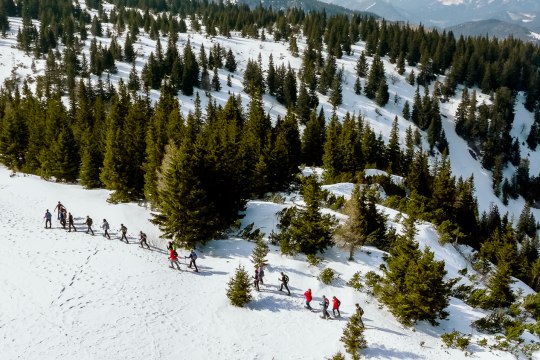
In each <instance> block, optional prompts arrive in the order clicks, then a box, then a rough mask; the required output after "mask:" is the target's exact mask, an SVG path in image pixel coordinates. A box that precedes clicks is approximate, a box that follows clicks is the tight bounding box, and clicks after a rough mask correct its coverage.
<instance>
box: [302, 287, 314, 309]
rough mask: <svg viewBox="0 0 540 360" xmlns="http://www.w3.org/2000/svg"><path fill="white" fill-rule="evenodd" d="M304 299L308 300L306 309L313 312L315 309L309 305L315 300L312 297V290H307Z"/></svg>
mask: <svg viewBox="0 0 540 360" xmlns="http://www.w3.org/2000/svg"><path fill="white" fill-rule="evenodd" d="M304 297H305V298H306V309H309V310H313V308H312V307H311V305H310V304H309V303H310V302H311V300H313V296H312V295H311V289H307V291H306V292H305V293H304Z"/></svg>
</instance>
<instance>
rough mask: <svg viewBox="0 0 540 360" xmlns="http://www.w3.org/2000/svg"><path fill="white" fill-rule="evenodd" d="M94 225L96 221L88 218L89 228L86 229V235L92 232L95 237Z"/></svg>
mask: <svg viewBox="0 0 540 360" xmlns="http://www.w3.org/2000/svg"><path fill="white" fill-rule="evenodd" d="M93 223H94V221H93V220H92V218H91V217H90V216H86V222H85V224H86V226H88V228H87V229H86V233H87V234H88V232H89V231H90V232H92V235H94V230H92V224H93Z"/></svg>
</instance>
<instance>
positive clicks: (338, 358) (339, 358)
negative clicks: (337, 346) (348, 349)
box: [328, 351, 345, 360]
mask: <svg viewBox="0 0 540 360" xmlns="http://www.w3.org/2000/svg"><path fill="white" fill-rule="evenodd" d="M328 360H345V355H343V353H342V352H341V351H338V352H337V353H335V354H334V356H332V357H331V358H328Z"/></svg>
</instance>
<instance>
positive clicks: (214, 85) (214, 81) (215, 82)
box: [212, 67, 221, 91]
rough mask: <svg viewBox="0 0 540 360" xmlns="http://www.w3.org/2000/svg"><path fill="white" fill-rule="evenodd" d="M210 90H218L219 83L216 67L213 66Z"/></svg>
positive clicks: (219, 87)
mask: <svg viewBox="0 0 540 360" xmlns="http://www.w3.org/2000/svg"><path fill="white" fill-rule="evenodd" d="M212 90H214V91H220V90H221V83H220V82H219V74H218V68H217V67H214V75H213V76H212Z"/></svg>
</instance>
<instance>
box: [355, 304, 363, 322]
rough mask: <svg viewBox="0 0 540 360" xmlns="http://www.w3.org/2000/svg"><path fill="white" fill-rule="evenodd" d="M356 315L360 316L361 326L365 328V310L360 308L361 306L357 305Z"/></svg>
mask: <svg viewBox="0 0 540 360" xmlns="http://www.w3.org/2000/svg"><path fill="white" fill-rule="evenodd" d="M356 315H357V316H358V320H360V324H362V327H364V322H363V321H362V315H364V310H363V309H362V308H361V307H360V304H358V303H356Z"/></svg>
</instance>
